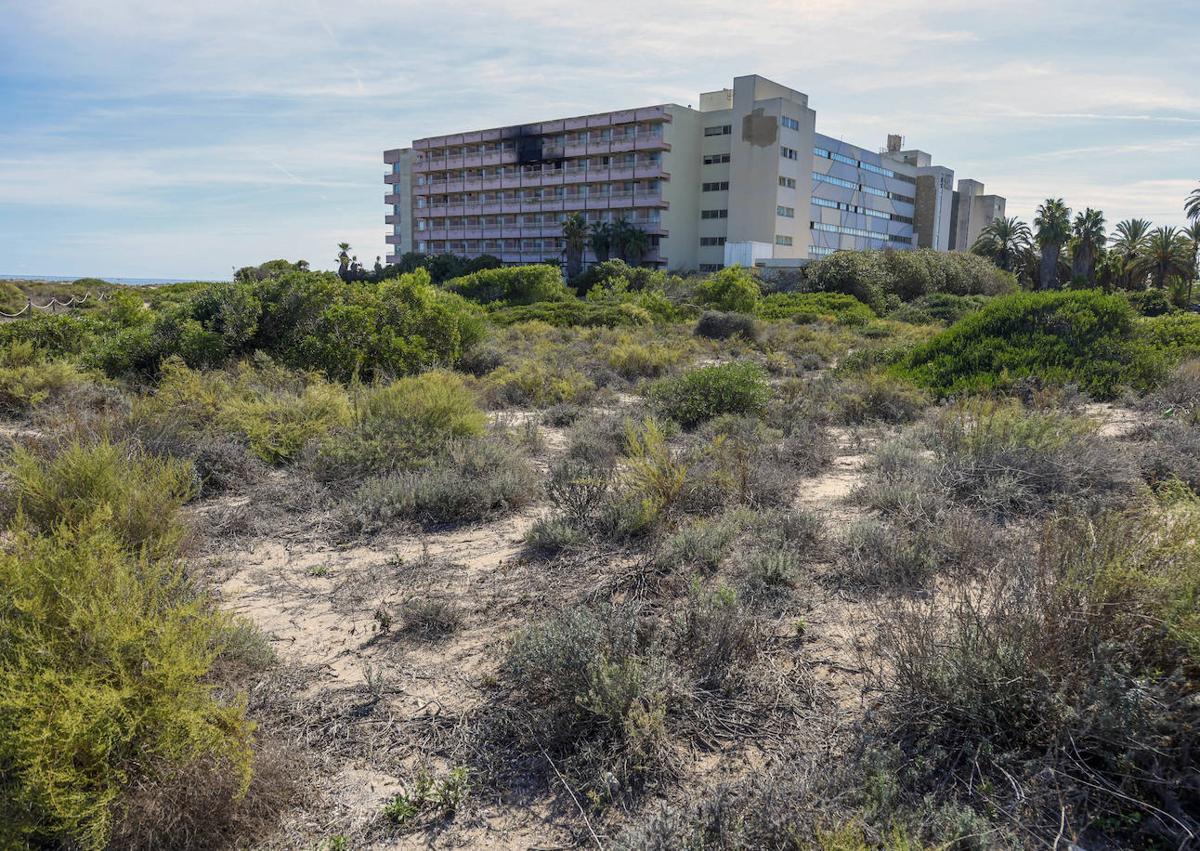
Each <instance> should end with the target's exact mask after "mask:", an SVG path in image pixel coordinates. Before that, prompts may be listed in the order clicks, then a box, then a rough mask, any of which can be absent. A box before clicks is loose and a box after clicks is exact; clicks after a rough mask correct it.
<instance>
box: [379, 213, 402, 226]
mask: <svg viewBox="0 0 1200 851" xmlns="http://www.w3.org/2000/svg"><path fill="white" fill-rule="evenodd" d="M400 220H401V217H400V216H397V215H396V214H395V213H388V214H387V215H386V216H384V217H383V223H384V224H385V225H398V224H400Z"/></svg>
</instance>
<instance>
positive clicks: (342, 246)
mask: <svg viewBox="0 0 1200 851" xmlns="http://www.w3.org/2000/svg"><path fill="white" fill-rule="evenodd" d="M337 261H338V277H339V278H341V279H342V280H343V281H344V280H346V278H347V276H348V275H349V274H350V243H348V242H339V243H338V256H337Z"/></svg>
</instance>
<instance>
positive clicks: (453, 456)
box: [341, 438, 538, 534]
mask: <svg viewBox="0 0 1200 851" xmlns="http://www.w3.org/2000/svg"><path fill="white" fill-rule="evenodd" d="M537 491H538V481H537V474H536V472H535V471H534V469H533V467H532V466H531V465H530V464H529V462H528V460H526V459H525V458H524V457H523V456H522V455H520V454H519V453H517V452H516V451H515V450H514V449H512V448H511V447H509V446H508V445H506V444H505V443H503V442H501V441H499V440H496V439H487V438H481V439H476V440H465V441H459V442H455V443H452V444H450V445H449V447H448V449H447V452H446V455H445V456H444V458H442V459H441V460H439V461H438V462H437V463H435V464H431V465H430V466H428V467H426V468H424V469H421V470H417V471H412V472H405V473H398V474H396V475H392V476H386V477H381V478H375V479H368V480H367V481H366V482H364V483H363V484H362V486H360V487H359V488H358V489H357V490H356V491H354V493H352V494H351V495H350V496H349V497H348V498H347V499H346V501H345V503H344V504H343V506H342V509H341V514H342V520H343V524H344V526H345V527H346V529H347V530H348V531H350V532H354V533H367V534H371V533H375V532H379V531H382V530H384V529H386V528H388V527H389V526H392V525H394V524H397V523H418V524H422V525H427V526H436V525H441V524H446V523H463V522H468V521H472V520H480V519H483V518H484V517H488V516H490V515H493V514H497V513H500V512H503V511H511V510H514V509H517V508H521V507H523V506H525V505H527V504H529V503H530V502H531V501H532V500H533V499H534V498H535V497H536V495H537Z"/></svg>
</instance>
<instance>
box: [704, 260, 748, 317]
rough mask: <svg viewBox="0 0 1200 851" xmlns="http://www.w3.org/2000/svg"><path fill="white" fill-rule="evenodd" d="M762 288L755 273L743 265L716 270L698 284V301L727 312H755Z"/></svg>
mask: <svg viewBox="0 0 1200 851" xmlns="http://www.w3.org/2000/svg"><path fill="white" fill-rule="evenodd" d="M760 293H761V289H760V288H759V285H758V281H757V280H756V279H755V277H754V275H753V274H751V273H750V272H749V271H748V270H746V269H743V268H742V267H741V266H730V267H729V268H727V269H722V270H720V271H719V272H714V273H712V274H711V275H709V276H708V277H707V278H705V279H704V280H702V281H701V282H700V283H699V284H697V285H696V293H695V299H696V303H697V304H699V305H700V306H702V307H708V308H712V309H713V310H721V311H724V312H726V313H753V312H754V309H755V307H756V305H757V304H758V299H759V295H760Z"/></svg>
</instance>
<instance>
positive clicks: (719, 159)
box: [704, 154, 729, 165]
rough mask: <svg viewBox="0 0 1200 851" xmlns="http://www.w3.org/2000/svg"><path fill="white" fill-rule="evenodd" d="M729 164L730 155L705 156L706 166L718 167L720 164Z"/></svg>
mask: <svg viewBox="0 0 1200 851" xmlns="http://www.w3.org/2000/svg"><path fill="white" fill-rule="evenodd" d="M727 162H729V154H705V155H704V164H705V165H718V164H720V163H727Z"/></svg>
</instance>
